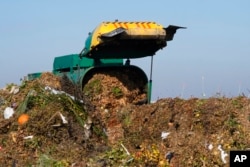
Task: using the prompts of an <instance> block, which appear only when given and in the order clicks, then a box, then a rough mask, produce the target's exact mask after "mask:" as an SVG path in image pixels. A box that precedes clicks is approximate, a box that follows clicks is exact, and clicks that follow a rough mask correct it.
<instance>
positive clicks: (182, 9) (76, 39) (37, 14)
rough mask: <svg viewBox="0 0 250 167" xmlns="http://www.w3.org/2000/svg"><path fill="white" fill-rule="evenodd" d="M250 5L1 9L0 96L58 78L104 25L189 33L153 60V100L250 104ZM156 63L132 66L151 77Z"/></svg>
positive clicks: (6, 5)
mask: <svg viewBox="0 0 250 167" xmlns="http://www.w3.org/2000/svg"><path fill="white" fill-rule="evenodd" d="M249 7H250V1H249V0H240V1H234V0H220V1H218V0H210V1H205V0H204V1H201V0H188V1H170V0H155V1H146V0H126V1H117V0H106V1H101V0H99V1H98V0H91V1H83V0H74V1H69V0H53V1H51V0H42V1H34V0H22V1H18V0H8V1H0V88H2V87H4V86H6V85H7V84H10V83H15V84H20V78H23V76H25V75H27V74H28V73H34V72H42V71H52V65H53V59H54V57H57V56H62V55H67V54H72V53H79V52H80V51H81V50H82V49H83V47H84V43H85V39H86V38H87V36H88V32H91V31H92V30H93V29H94V28H95V27H96V26H97V25H99V23H101V22H102V21H114V20H116V19H118V20H120V21H155V22H157V23H159V24H161V25H163V26H164V27H167V26H168V25H178V26H183V27H187V29H180V30H178V31H177V33H176V34H175V37H174V39H173V41H169V42H168V44H167V45H168V46H167V47H165V48H163V49H162V50H160V51H158V52H157V53H156V55H155V56H154V60H153V78H152V80H153V89H152V99H153V100H157V99H160V98H168V97H173V98H174V97H181V98H191V97H198V98H208V97H214V96H226V97H234V96H238V95H245V96H249V97H250V70H249V63H250V10H249ZM150 61H151V58H150V57H146V58H141V59H136V60H131V64H133V65H137V66H139V67H141V68H142V69H143V70H144V71H145V73H146V74H147V75H148V77H149V72H150Z"/></svg>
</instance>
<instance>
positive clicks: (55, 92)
mask: <svg viewBox="0 0 250 167" xmlns="http://www.w3.org/2000/svg"><path fill="white" fill-rule="evenodd" d="M44 89H45V90H49V91H50V92H51V93H53V94H55V95H57V94H66V95H67V96H68V97H70V98H71V99H72V100H75V97H74V96H71V95H70V94H68V93H66V92H64V91H59V90H55V89H53V88H51V87H49V86H46V87H45V88H44ZM80 102H81V103H83V101H82V100H80Z"/></svg>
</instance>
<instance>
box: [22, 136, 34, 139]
mask: <svg viewBox="0 0 250 167" xmlns="http://www.w3.org/2000/svg"><path fill="white" fill-rule="evenodd" d="M32 138H33V136H32V135H31V136H26V137H23V139H32Z"/></svg>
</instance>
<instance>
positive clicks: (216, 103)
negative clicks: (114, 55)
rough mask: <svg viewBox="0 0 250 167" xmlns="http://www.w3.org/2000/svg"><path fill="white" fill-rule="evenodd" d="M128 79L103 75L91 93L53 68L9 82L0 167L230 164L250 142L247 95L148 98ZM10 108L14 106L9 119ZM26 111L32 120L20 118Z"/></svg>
mask: <svg viewBox="0 0 250 167" xmlns="http://www.w3.org/2000/svg"><path fill="white" fill-rule="evenodd" d="M100 80H101V82H99V81H100ZM125 83H126V82H120V81H118V80H116V78H112V77H110V76H107V75H106V76H103V75H101V74H99V75H96V76H95V77H94V78H93V79H92V80H91V81H90V82H89V83H88V86H87V87H86V88H85V90H84V94H83V95H84V96H82V94H79V91H78V90H79V88H77V87H75V86H74V85H72V83H70V82H69V81H67V79H66V80H62V79H60V78H57V77H55V76H53V75H52V74H50V73H45V74H43V75H42V77H41V78H40V79H38V80H34V81H29V82H27V81H26V82H23V84H22V85H20V86H13V85H12V84H10V85H7V87H6V88H5V89H2V90H0V164H1V165H0V166H18V167H19V166H20V167H21V166H22V167H23V166H56V167H61V166H72V167H73V166H74V167H78V166H90V167H92V166H97V167H99V166H103V167H104V166H142V167H143V166H152V167H153V166H162V167H164V166H166V167H168V166H172V167H186V166H190V167H191V166H197V167H202V166H204V167H210V166H211V167H214V166H218V167H219V166H228V161H229V151H230V150H236V149H237V150H246V149H249V148H250V100H249V99H248V98H247V97H245V96H239V97H235V98H225V97H221V96H218V97H214V98H208V99H198V98H190V99H187V100H184V99H180V98H166V99H160V100H158V101H157V102H155V103H153V104H143V103H139V102H141V101H143V99H144V98H145V94H144V93H143V92H142V91H141V90H137V89H136V87H133V85H130V88H131V89H130V90H128V89H127V86H126V85H124V84H125ZM117 85H119V86H117ZM62 90H63V91H66V92H68V94H66V93H63V92H62ZM136 104H140V105H136ZM7 107H12V108H13V110H14V115H12V116H11V117H10V118H8V119H6V118H4V114H6V111H5V109H6V108H7ZM23 113H26V114H28V116H29V120H28V122H26V123H24V124H19V123H18V118H19V116H20V115H21V114H23ZM166 155H168V156H167V157H171V158H170V160H169V159H167V158H166ZM172 155H173V156H172Z"/></svg>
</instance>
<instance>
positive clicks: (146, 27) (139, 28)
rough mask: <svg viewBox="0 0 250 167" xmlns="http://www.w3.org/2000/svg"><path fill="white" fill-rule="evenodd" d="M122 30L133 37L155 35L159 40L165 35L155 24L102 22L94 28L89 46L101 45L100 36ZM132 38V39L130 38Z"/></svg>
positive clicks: (160, 26)
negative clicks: (118, 29)
mask: <svg viewBox="0 0 250 167" xmlns="http://www.w3.org/2000/svg"><path fill="white" fill-rule="evenodd" d="M120 27H122V28H124V29H126V30H128V31H127V32H128V34H129V35H131V36H133V35H137V36H138V35H151V36H152V35H154V34H155V35H156V38H159V37H158V36H159V35H160V36H161V37H162V36H164V35H165V31H164V29H163V26H162V25H159V24H157V23H155V22H119V21H115V22H102V23H101V24H100V25H99V26H97V27H96V29H95V31H94V32H93V35H92V41H91V46H92V47H95V46H97V45H98V44H100V43H101V39H100V38H99V36H100V35H102V34H105V33H108V32H111V31H113V30H115V29H117V28H120ZM131 38H133V37H131Z"/></svg>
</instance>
